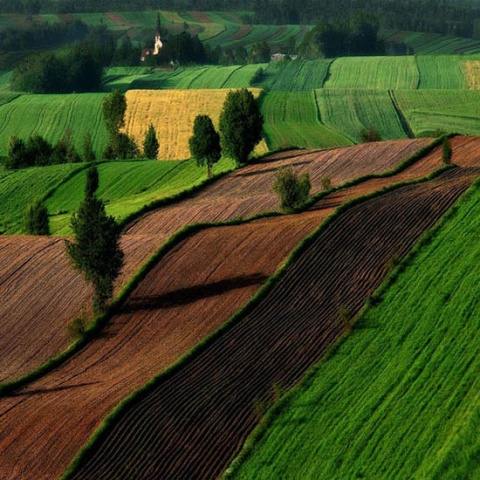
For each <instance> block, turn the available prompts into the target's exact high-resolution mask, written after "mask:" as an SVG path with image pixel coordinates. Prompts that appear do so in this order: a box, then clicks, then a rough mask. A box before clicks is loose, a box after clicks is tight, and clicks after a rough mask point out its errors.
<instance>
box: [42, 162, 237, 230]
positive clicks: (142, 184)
mask: <svg viewBox="0 0 480 480" xmlns="http://www.w3.org/2000/svg"><path fill="white" fill-rule="evenodd" d="M233 167H234V165H233V162H231V161H228V160H226V159H222V160H221V161H220V162H219V163H218V164H216V165H214V168H213V173H220V172H224V171H227V170H230V169H232V168H233ZM50 168H52V167H46V170H48V169H50ZM98 173H99V179H100V182H99V188H98V192H97V193H98V197H99V198H101V199H102V200H103V201H104V202H105V204H106V210H107V213H108V214H109V215H113V216H114V217H115V218H116V219H117V220H123V219H124V218H125V217H126V216H128V215H129V214H131V213H133V212H136V211H138V210H140V209H141V208H142V207H143V206H145V205H147V204H149V203H151V202H152V201H154V200H159V199H161V198H166V197H169V196H172V195H175V194H177V193H180V192H181V191H183V190H185V189H188V188H191V187H193V186H195V185H198V184H199V183H201V182H202V181H204V180H205V179H206V177H207V175H206V169H205V168H199V167H197V165H196V163H195V161H193V160H186V161H183V162H179V161H162V162H158V161H155V160H146V161H136V162H135V161H132V162H106V163H102V164H101V165H99V166H98ZM84 189H85V173H84V172H80V173H78V174H77V175H75V176H73V177H72V178H71V179H70V180H69V181H68V182H66V183H64V184H63V185H61V186H60V187H59V188H57V189H56V190H55V192H54V193H53V195H52V196H51V197H50V198H49V199H48V200H47V202H46V206H47V209H48V211H49V215H50V227H51V230H52V233H53V234H57V235H60V234H61V235H64V234H68V233H70V227H69V222H70V216H71V214H72V213H73V212H74V211H75V210H76V209H77V208H78V206H79V204H80V202H81V201H82V200H83V197H84Z"/></svg>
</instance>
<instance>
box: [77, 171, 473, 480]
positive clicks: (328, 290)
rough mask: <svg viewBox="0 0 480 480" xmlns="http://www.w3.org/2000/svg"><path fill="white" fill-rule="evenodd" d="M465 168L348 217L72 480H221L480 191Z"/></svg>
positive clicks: (164, 385)
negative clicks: (463, 202)
mask: <svg viewBox="0 0 480 480" xmlns="http://www.w3.org/2000/svg"><path fill="white" fill-rule="evenodd" d="M479 173H480V169H479V168H476V169H473V168H469V169H460V168H459V169H456V170H454V171H449V172H447V173H444V174H443V175H442V176H441V177H439V178H438V179H436V180H432V181H429V182H426V183H422V184H418V185H415V186H407V187H402V188H399V189H397V190H395V191H392V192H389V193H386V194H384V195H382V196H380V197H377V198H375V199H372V200H369V201H366V202H364V203H361V204H359V205H357V206H355V207H353V208H351V209H349V210H347V211H346V212H344V213H343V214H342V215H340V216H339V217H338V218H337V219H335V221H334V222H332V223H331V224H330V225H329V226H328V227H327V228H326V229H325V230H324V231H323V232H322V233H321V234H320V235H319V236H318V237H317V238H316V240H315V242H314V243H313V244H312V245H310V246H309V247H308V249H307V250H306V251H305V252H304V253H303V255H302V256H301V258H300V259H299V260H298V261H297V262H295V264H294V265H293V266H292V268H290V269H288V271H287V273H286V275H284V276H283V278H282V279H281V281H280V282H279V283H277V284H276V285H275V287H274V288H273V289H272V290H271V291H270V292H269V294H268V296H266V297H265V298H264V299H263V300H262V302H261V303H260V304H258V305H257V307H256V308H255V309H254V310H253V311H252V312H251V313H250V314H249V315H248V316H247V317H245V318H244V319H242V320H241V321H239V322H237V323H236V324H235V325H234V326H233V327H232V328H231V329H229V330H228V331H227V332H225V333H224V334H223V335H221V336H219V337H217V338H216V339H215V341H213V342H212V343H211V344H210V345H209V346H208V347H207V348H206V349H205V350H203V351H202V352H201V353H200V354H199V355H196V356H195V357H193V358H192V359H191V360H190V361H189V362H187V363H186V364H184V366H183V367H182V368H181V369H179V370H177V371H176V372H175V373H174V374H173V375H171V376H169V377H168V378H166V379H165V380H163V381H162V382H161V383H160V384H159V385H158V386H157V387H156V388H155V389H154V390H153V391H151V392H150V393H149V394H148V395H147V396H146V397H145V398H144V399H142V400H141V401H140V402H138V403H136V404H134V405H133V406H131V407H130V408H129V409H128V410H127V411H126V412H125V413H124V414H123V415H122V418H121V420H120V421H119V422H118V423H116V424H115V426H114V427H113V429H112V430H111V431H110V432H109V434H108V435H107V436H106V437H104V438H103V439H102V441H101V442H100V443H99V444H97V445H96V448H95V450H94V452H93V453H92V452H91V453H90V455H89V458H88V459H86V463H85V464H84V465H83V467H82V468H81V469H80V470H79V471H78V472H77V474H76V475H75V476H74V477H73V478H75V479H83V480H85V479H98V478H104V479H106V478H110V479H114V478H202V479H207V478H217V477H218V475H220V474H221V473H222V471H223V470H224V469H225V468H226V467H227V465H228V463H229V461H231V459H232V458H233V456H234V455H235V454H236V453H237V452H238V450H239V448H240V447H241V445H242V443H243V442H244V441H245V439H246V437H247V436H248V434H249V433H250V432H251V431H252V429H253V428H254V426H255V425H256V424H257V423H258V411H257V410H256V407H255V406H256V405H258V404H259V402H263V403H271V402H272V401H273V399H274V388H273V386H274V385H275V384H276V385H280V386H281V387H283V388H290V387H292V386H293V385H294V384H295V383H296V382H297V381H298V380H300V379H301V377H302V375H303V374H304V373H305V372H306V371H307V370H308V369H309V368H310V367H311V366H312V365H313V364H314V363H315V362H317V361H318V360H319V359H320V358H321V357H322V355H323V354H324V352H325V351H326V349H327V348H328V347H329V346H331V345H332V344H333V342H334V341H335V340H336V339H338V337H339V336H340V335H341V333H342V331H343V328H344V326H343V323H342V321H341V318H340V311H341V309H342V308H345V309H347V310H348V311H350V312H352V313H356V312H358V310H359V309H360V308H361V306H362V304H363V303H364V302H365V300H366V299H367V298H368V296H369V295H371V294H372V293H373V291H374V290H375V289H376V288H377V287H378V286H379V284H380V283H381V281H382V280H383V278H384V277H385V275H386V273H387V271H388V267H387V264H388V261H389V259H390V258H392V256H393V255H398V256H399V257H400V258H402V257H403V256H404V255H405V254H406V253H407V252H408V251H409V250H410V248H411V247H412V246H413V245H414V244H415V242H416V241H417V240H418V239H419V237H420V236H421V235H422V233H424V232H425V231H426V230H427V229H428V228H430V227H431V226H433V224H434V223H435V222H436V221H437V220H438V219H439V218H440V217H441V216H442V215H443V214H444V213H445V211H446V210H447V209H448V208H449V207H450V206H451V205H452V204H453V203H454V202H455V201H456V199H457V198H458V197H459V196H460V195H461V194H462V193H463V192H464V191H465V190H466V189H467V188H468V186H470V185H471V183H472V181H473V180H474V179H475V178H476V177H477V176H478V174H479Z"/></svg>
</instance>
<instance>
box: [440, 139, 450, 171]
mask: <svg viewBox="0 0 480 480" xmlns="http://www.w3.org/2000/svg"><path fill="white" fill-rule="evenodd" d="M442 160H443V163H444V164H445V165H450V164H451V163H452V144H451V142H450V139H449V138H445V140H443V143H442Z"/></svg>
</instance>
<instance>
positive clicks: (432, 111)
mask: <svg viewBox="0 0 480 480" xmlns="http://www.w3.org/2000/svg"><path fill="white" fill-rule="evenodd" d="M395 97H396V98H397V101H398V105H399V106H400V108H401V110H402V111H403V113H404V115H405V117H406V119H407V120H408V123H409V124H410V126H411V128H412V130H413V132H414V133H415V135H416V136H427V135H430V134H432V133H433V132H435V131H437V130H440V131H443V132H447V133H450V132H453V133H464V134H468V135H479V134H480V91H479V90H418V91H411V92H408V91H398V92H395Z"/></svg>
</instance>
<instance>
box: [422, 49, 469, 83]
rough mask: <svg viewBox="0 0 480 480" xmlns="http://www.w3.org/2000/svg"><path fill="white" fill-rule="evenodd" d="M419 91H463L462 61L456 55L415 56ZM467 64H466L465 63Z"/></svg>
mask: <svg viewBox="0 0 480 480" xmlns="http://www.w3.org/2000/svg"><path fill="white" fill-rule="evenodd" d="M415 59H416V61H417V67H418V71H419V74H420V82H419V85H418V88H420V89H441V88H445V89H460V90H461V89H464V88H465V86H466V82H465V78H464V74H463V68H462V66H463V61H462V57H461V56H457V55H417V56H416V57H415ZM466 63H468V62H466Z"/></svg>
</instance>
